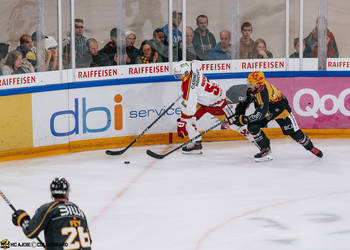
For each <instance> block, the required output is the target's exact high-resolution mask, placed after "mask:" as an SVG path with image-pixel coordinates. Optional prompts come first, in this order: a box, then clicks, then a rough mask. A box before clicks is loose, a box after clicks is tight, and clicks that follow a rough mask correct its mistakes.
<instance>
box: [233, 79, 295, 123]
mask: <svg viewBox="0 0 350 250" xmlns="http://www.w3.org/2000/svg"><path fill="white" fill-rule="evenodd" d="M252 102H254V106H255V112H254V113H253V114H251V115H248V119H249V122H255V121H259V120H262V119H264V118H266V119H268V120H275V119H283V118H286V117H287V116H288V115H289V114H290V112H291V108H290V106H289V103H288V100H287V98H286V97H285V96H284V95H283V94H282V92H281V91H280V90H279V89H278V88H276V87H275V86H273V85H272V84H271V83H269V82H265V84H264V85H263V86H262V87H261V89H260V90H259V91H254V92H253V91H252V90H250V89H248V90H247V98H246V99H245V100H244V101H242V102H240V103H238V104H237V107H236V114H237V115H241V114H245V111H246V109H247V108H248V106H249V105H250V104H251V103H252Z"/></svg>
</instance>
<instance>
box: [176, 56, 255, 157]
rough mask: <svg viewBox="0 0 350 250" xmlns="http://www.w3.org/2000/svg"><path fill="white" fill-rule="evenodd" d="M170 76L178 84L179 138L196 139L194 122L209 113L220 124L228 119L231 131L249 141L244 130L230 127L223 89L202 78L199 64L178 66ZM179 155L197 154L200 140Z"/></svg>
mask: <svg viewBox="0 0 350 250" xmlns="http://www.w3.org/2000/svg"><path fill="white" fill-rule="evenodd" d="M174 74H175V75H177V77H178V78H179V79H180V80H181V81H182V84H181V91H182V100H181V117H180V118H179V119H178V120H177V133H178V136H179V137H181V138H184V137H185V136H189V138H194V137H196V136H197V135H198V134H199V132H198V130H197V127H196V121H197V120H199V119H200V118H201V117H202V116H203V115H204V114H206V113H210V114H212V115H213V116H215V117H216V118H218V119H219V120H221V121H223V120H225V119H227V118H229V120H228V122H229V126H230V128H231V129H234V130H236V131H238V132H240V133H241V134H242V135H244V136H247V138H248V139H249V140H250V141H253V138H252V137H251V135H250V134H249V132H248V130H247V129H246V128H244V127H243V128H240V127H238V126H237V125H235V124H234V122H235V121H234V112H233V111H232V110H231V108H230V107H229V106H228V105H227V102H226V96H225V92H224V90H223V88H222V87H221V86H220V85H219V84H218V83H215V82H212V81H210V80H209V79H208V78H207V77H206V76H204V75H203V73H202V70H201V62H200V61H192V63H190V62H186V61H181V62H178V63H177V64H176V65H175V67H174ZM182 152H183V153H196V154H201V153H202V138H201V137H199V138H197V139H196V140H194V141H193V142H192V143H189V144H187V145H186V146H184V147H183V148H182Z"/></svg>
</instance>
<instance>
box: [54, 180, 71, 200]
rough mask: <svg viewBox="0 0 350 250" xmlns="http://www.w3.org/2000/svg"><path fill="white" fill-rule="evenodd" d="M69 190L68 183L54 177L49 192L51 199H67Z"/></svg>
mask: <svg viewBox="0 0 350 250" xmlns="http://www.w3.org/2000/svg"><path fill="white" fill-rule="evenodd" d="M69 190H70V188H69V183H68V181H67V180H66V179H65V178H60V177H56V178H55V179H54V180H53V181H52V182H51V184H50V192H51V195H52V197H53V198H66V199H68V195H69Z"/></svg>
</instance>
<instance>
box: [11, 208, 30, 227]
mask: <svg viewBox="0 0 350 250" xmlns="http://www.w3.org/2000/svg"><path fill="white" fill-rule="evenodd" d="M29 220H30V216H29V215H28V213H27V212H26V211H24V210H22V209H18V210H16V212H14V213H13V214H12V223H13V224H14V225H15V226H18V227H21V226H23V224H27V223H28V222H29Z"/></svg>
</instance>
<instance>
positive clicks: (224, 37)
mask: <svg viewBox="0 0 350 250" xmlns="http://www.w3.org/2000/svg"><path fill="white" fill-rule="evenodd" d="M230 41H231V32H230V31H228V30H223V31H221V32H220V42H218V44H217V45H216V46H215V47H214V48H212V49H211V50H210V51H209V54H208V59H209V60H230V59H231V51H232V47H231V44H230Z"/></svg>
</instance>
